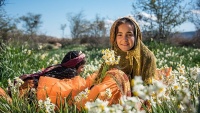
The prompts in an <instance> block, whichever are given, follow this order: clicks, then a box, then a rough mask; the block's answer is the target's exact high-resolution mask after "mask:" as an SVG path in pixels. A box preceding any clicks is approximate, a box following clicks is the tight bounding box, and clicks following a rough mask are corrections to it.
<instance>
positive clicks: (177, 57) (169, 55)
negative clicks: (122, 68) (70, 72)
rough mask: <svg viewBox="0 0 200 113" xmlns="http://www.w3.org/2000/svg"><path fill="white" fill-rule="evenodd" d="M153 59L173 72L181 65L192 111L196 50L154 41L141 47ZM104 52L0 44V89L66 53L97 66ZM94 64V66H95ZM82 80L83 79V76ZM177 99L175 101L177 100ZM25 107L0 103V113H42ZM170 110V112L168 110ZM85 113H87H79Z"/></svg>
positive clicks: (173, 111) (160, 108)
mask: <svg viewBox="0 0 200 113" xmlns="http://www.w3.org/2000/svg"><path fill="white" fill-rule="evenodd" d="M145 44H146V45H147V46H148V47H149V49H150V50H152V52H153V53H154V54H155V56H156V58H157V67H158V68H162V67H172V68H173V70H177V71H178V70H179V67H180V66H182V65H184V67H185V71H186V73H187V74H186V75H187V76H186V78H187V80H188V81H189V85H188V86H189V87H190V92H191V97H192V99H191V100H192V103H193V104H192V105H194V107H195V108H196V106H197V104H198V102H196V100H197V99H196V98H198V96H199V92H198V90H196V89H195V88H196V87H194V85H195V84H196V81H195V79H194V78H193V77H192V72H191V68H194V67H199V66H200V49H194V48H186V47H175V46H171V45H167V44H163V43H159V42H156V41H151V42H146V43H145ZM102 49H106V48H102V47H101V48H98V47H96V48H90V47H89V46H87V45H69V46H65V47H64V48H60V49H54V50H53V49H52V50H47V49H42V48H40V49H31V48H30V47H29V46H28V45H27V44H25V45H18V46H16V45H12V44H10V45H5V44H2V45H1V48H0V52H1V54H0V81H1V82H0V86H1V87H3V88H6V87H7V86H8V82H7V80H8V79H13V78H15V77H17V76H20V75H22V74H28V73H33V72H37V71H39V70H41V69H42V68H44V67H47V66H49V65H53V64H57V63H59V62H60V61H61V60H62V58H63V57H64V55H65V54H66V53H67V52H68V51H70V50H81V51H83V52H84V53H85V54H86V55H87V63H88V64H91V65H98V61H100V59H101V50H102ZM95 62H97V63H95ZM83 76H84V75H83ZM177 98H178V97H177ZM34 101H35V102H33V103H31V104H30V103H28V101H27V99H26V98H17V96H16V97H13V103H12V104H10V103H7V101H5V100H4V99H1V100H0V102H1V105H2V106H1V107H0V110H1V111H2V112H12V113H16V112H27V113H28V112H30V113H32V112H41V113H43V112H46V111H45V110H42V109H38V106H37V101H36V99H34ZM171 102H172V101H171ZM170 106H171V108H170ZM152 108H153V110H152V112H154V113H160V112H163V113H179V112H180V111H179V104H178V103H176V102H172V103H171V104H170V103H168V102H165V101H164V102H163V103H162V105H160V104H156V106H153V107H152ZM73 110H74V112H78V111H77V110H76V109H75V106H71V107H67V108H65V109H61V110H60V111H58V112H60V113H61V112H71V111H73ZM82 112H87V111H82Z"/></svg>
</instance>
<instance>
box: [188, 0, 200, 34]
mask: <svg viewBox="0 0 200 113" xmlns="http://www.w3.org/2000/svg"><path fill="white" fill-rule="evenodd" d="M190 21H191V22H192V23H194V25H195V27H196V30H197V31H200V0H196V2H195V4H194V7H193V8H192V15H191V18H190Z"/></svg>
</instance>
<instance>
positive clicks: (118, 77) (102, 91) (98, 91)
mask: <svg viewBox="0 0 200 113" xmlns="http://www.w3.org/2000/svg"><path fill="white" fill-rule="evenodd" d="M107 89H110V93H111V95H110V96H109V95H108V92H107ZM122 95H126V96H131V90H130V82H129V80H128V77H127V75H126V74H125V73H124V72H122V71H121V70H118V69H112V70H109V71H107V72H106V76H105V78H104V79H103V81H102V82H101V83H99V84H96V85H95V86H94V87H93V88H92V89H91V90H90V92H89V94H88V98H85V99H83V100H81V101H80V102H76V105H77V107H78V108H79V109H80V108H81V107H84V105H85V103H86V102H88V101H95V100H96V99H97V98H99V99H101V100H106V101H108V102H109V105H111V104H117V103H119V99H120V98H121V96H122Z"/></svg>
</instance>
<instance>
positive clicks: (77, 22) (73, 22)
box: [68, 11, 90, 38]
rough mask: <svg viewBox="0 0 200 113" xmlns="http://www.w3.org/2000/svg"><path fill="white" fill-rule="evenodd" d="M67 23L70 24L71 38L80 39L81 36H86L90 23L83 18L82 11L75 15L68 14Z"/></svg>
mask: <svg viewBox="0 0 200 113" xmlns="http://www.w3.org/2000/svg"><path fill="white" fill-rule="evenodd" d="M68 21H69V23H70V31H71V37H72V38H80V37H81V36H83V35H88V33H89V30H90V22H89V21H88V20H86V19H85V18H84V15H83V12H82V11H81V12H79V13H78V14H75V15H72V14H68Z"/></svg>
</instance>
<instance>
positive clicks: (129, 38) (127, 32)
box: [116, 23, 135, 51]
mask: <svg viewBox="0 0 200 113" xmlns="http://www.w3.org/2000/svg"><path fill="white" fill-rule="evenodd" d="M133 31H134V28H133V27H132V26H131V25H130V24H129V23H124V24H121V25H119V26H118V33H117V36H116V40H117V45H118V47H119V48H120V49H121V50H122V51H128V50H130V49H131V48H132V47H133V46H134V41H135V39H134V33H133Z"/></svg>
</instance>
